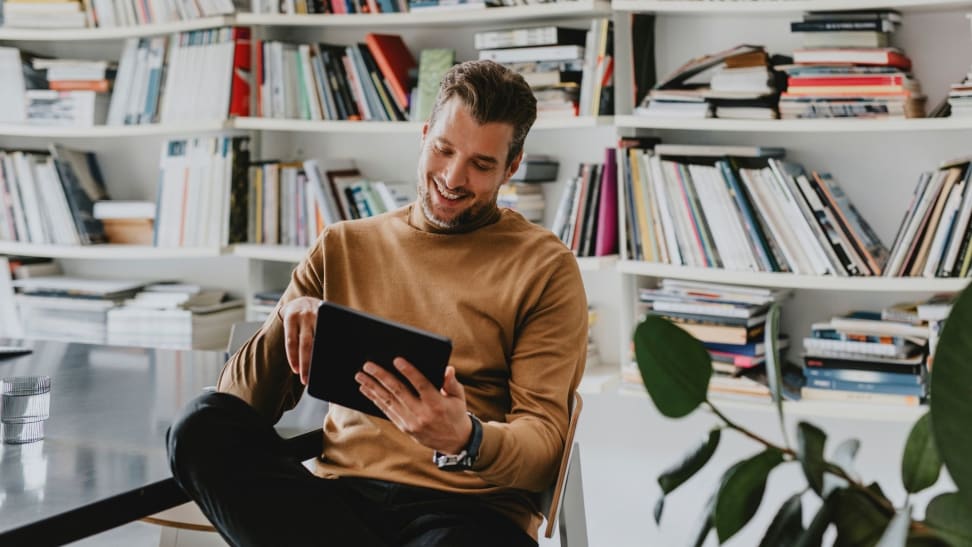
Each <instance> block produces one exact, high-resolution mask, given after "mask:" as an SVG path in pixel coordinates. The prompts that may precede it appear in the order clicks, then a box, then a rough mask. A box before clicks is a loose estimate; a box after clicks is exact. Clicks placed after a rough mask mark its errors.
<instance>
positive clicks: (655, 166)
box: [643, 151, 685, 266]
mask: <svg viewBox="0 0 972 547" xmlns="http://www.w3.org/2000/svg"><path fill="white" fill-rule="evenodd" d="M643 156H644V157H645V158H647V163H648V164H649V169H648V171H649V173H650V174H651V177H650V180H651V186H652V190H653V191H654V194H655V201H656V202H657V207H658V213H659V214H660V215H661V228H662V233H663V234H664V236H665V245H664V247H665V252H666V253H667V255H668V263H669V264H675V265H677V266H680V265H684V264H685V262H684V260H683V258H682V253H681V251H680V250H679V248H678V237H677V236H676V234H675V224H674V220H673V219H672V210H671V201H670V198H669V196H668V192H667V189H666V187H665V186H666V185H665V175H664V174H663V173H662V167H661V158H659V157H658V155H656V154H651V153H650V152H647V151H646V152H645V153H644V154H643Z"/></svg>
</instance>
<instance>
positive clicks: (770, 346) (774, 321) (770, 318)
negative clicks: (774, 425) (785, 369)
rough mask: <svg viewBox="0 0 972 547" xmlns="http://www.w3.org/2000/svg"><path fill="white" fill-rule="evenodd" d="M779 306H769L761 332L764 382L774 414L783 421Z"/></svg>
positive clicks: (776, 304)
mask: <svg viewBox="0 0 972 547" xmlns="http://www.w3.org/2000/svg"><path fill="white" fill-rule="evenodd" d="M779 334H780V305H779V304H778V303H776V302H774V303H773V305H772V306H770V309H769V313H768V314H767V315H766V330H765V331H764V332H763V343H764V345H765V346H766V380H767V384H769V390H770V394H771V395H772V397H773V402H775V403H776V412H777V414H779V416H780V419H781V420H782V419H783V397H782V391H783V388H782V385H781V383H780V349H779V347H777V346H779V343H778V340H779Z"/></svg>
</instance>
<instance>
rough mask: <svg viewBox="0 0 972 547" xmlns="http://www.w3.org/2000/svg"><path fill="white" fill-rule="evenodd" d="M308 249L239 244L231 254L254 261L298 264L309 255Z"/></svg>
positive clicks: (288, 246) (234, 246)
mask: <svg viewBox="0 0 972 547" xmlns="http://www.w3.org/2000/svg"><path fill="white" fill-rule="evenodd" d="M307 250H308V248H307V247H299V246H290V245H258V244H253V243H239V244H236V245H233V248H232V251H231V254H233V256H239V257H243V258H249V259H253V260H266V261H268V262H291V263H294V264H296V263H297V262H300V261H301V260H302V259H303V258H304V256H306V255H307Z"/></svg>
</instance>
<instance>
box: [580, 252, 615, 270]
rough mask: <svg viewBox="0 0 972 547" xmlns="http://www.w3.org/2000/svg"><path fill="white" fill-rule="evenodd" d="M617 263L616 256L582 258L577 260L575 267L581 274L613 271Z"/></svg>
mask: <svg viewBox="0 0 972 547" xmlns="http://www.w3.org/2000/svg"><path fill="white" fill-rule="evenodd" d="M617 263H618V255H608V256H584V257H580V258H578V259H577V266H578V267H579V268H580V270H581V271H582V272H600V271H606V270H613V269H614V267H615V265H616V264H617Z"/></svg>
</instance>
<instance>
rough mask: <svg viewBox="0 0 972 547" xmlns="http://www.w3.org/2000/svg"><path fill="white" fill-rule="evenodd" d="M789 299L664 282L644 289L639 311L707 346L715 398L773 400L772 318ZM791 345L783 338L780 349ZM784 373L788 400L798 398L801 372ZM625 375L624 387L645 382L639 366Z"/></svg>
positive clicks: (756, 290) (766, 292)
mask: <svg viewBox="0 0 972 547" xmlns="http://www.w3.org/2000/svg"><path fill="white" fill-rule="evenodd" d="M788 296H789V292H788V291H783V290H773V289H765V288H760V287H738V286H732V285H723V284H716V283H699V282H692V281H677V280H671V279H663V280H661V282H660V283H659V286H658V287H657V288H643V289H640V290H639V293H638V302H637V305H636V309H637V310H638V315H639V317H642V318H643V317H644V316H645V314H652V315H657V316H660V317H664V318H665V319H668V320H669V321H671V322H673V323H674V324H676V325H678V326H679V327H681V328H682V329H683V330H685V331H686V332H688V333H689V334H691V335H692V336H693V337H695V338H696V339H698V340H699V341H701V342H702V343H703V344H704V345H705V348H706V350H707V351H708V352H709V356H710V358H711V359H712V368H713V374H712V377H711V378H710V380H709V393H710V394H711V395H714V396H720V397H727V398H735V399H746V400H769V399H770V391H769V388H768V387H767V383H766V361H767V353H768V351H769V348H767V347H766V345H765V336H766V328H767V326H766V320H767V314H768V312H769V308H770V306H771V305H773V304H774V303H778V302H782V301H783V300H784V299H785V298H786V297H788ZM788 345H789V338H788V337H786V336H785V335H782V334H780V335H779V337H778V341H777V349H779V350H785V349H786V347H787V346H788ZM781 352H782V351H781ZM781 363H782V359H781ZM782 369H783V388H784V389H783V393H784V396H785V397H787V398H789V399H799V398H800V395H799V391H800V388H801V386H802V382H803V376H802V374H801V373H800V370H799V368H798V367H795V366H782ZM622 372H623V373H622V379H623V381H624V382H625V383H634V384H640V383H641V375H640V374H639V373H638V369H637V365H636V364H634V363H632V364H629V365H627V366H626V367H624V370H623V371H622Z"/></svg>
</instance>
